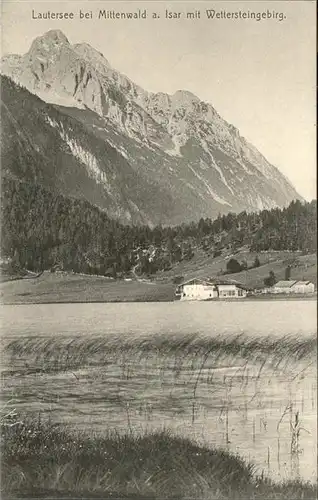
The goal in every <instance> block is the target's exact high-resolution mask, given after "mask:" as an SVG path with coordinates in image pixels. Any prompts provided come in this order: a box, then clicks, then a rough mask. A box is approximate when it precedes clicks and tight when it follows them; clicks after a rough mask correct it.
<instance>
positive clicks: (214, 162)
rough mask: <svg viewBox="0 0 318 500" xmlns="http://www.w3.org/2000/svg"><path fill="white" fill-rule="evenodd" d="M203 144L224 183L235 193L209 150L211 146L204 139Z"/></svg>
mask: <svg viewBox="0 0 318 500" xmlns="http://www.w3.org/2000/svg"><path fill="white" fill-rule="evenodd" d="M201 145H202V147H203V149H204V151H205V152H206V153H208V155H209V156H210V158H211V163H212V165H213V167H214V168H215V170H216V171H217V172H218V173H219V175H220V177H221V181H222V182H223V184H224V185H225V186H226V187H227V188H228V190H229V191H230V192H231V193H232V194H233V195H234V191H233V189H232V188H231V186H230V185H229V184H228V182H227V181H226V179H225V177H224V174H223V172H222V170H221V169H220V167H219V166H218V164H217V163H216V161H215V160H214V157H213V155H212V153H211V151H210V150H209V147H208V144H207V142H206V141H205V140H204V139H201Z"/></svg>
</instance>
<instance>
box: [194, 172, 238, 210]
mask: <svg viewBox="0 0 318 500" xmlns="http://www.w3.org/2000/svg"><path fill="white" fill-rule="evenodd" d="M189 169H190V170H191V171H192V172H193V173H194V175H195V176H196V177H197V178H198V179H199V180H200V181H201V182H202V183H203V184H204V185H205V187H206V189H207V192H208V193H209V194H210V195H211V196H212V198H213V199H214V200H215V201H217V202H218V203H221V204H222V205H229V206H230V207H231V206H232V205H231V203H229V202H228V201H226V200H224V198H221V196H218V195H217V194H216V192H215V191H213V189H212V188H211V186H210V184H209V183H208V181H206V180H205V179H203V177H202V176H201V175H200V174H199V173H198V172H196V171H195V170H194V168H193V167H191V165H189Z"/></svg>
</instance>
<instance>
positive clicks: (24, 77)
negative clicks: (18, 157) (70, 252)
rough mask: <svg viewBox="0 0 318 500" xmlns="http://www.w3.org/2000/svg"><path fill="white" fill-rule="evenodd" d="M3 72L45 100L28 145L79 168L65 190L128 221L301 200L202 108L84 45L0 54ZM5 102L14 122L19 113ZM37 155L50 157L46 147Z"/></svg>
mask: <svg viewBox="0 0 318 500" xmlns="http://www.w3.org/2000/svg"><path fill="white" fill-rule="evenodd" d="M2 73H3V74H5V75H7V76H9V77H10V78H11V79H12V80H13V81H15V82H16V83H18V84H19V85H22V86H23V87H26V89H28V90H29V91H30V92H31V93H32V94H35V95H37V96H38V97H40V98H41V100H43V101H45V102H46V103H50V104H54V107H52V106H51V107H49V106H46V107H43V105H42V104H41V101H39V100H37V101H36V104H35V106H36V108H39V109H41V110H42V111H41V112H38V114H39V115H40V116H41V120H42V121H43V123H45V127H44V128H43V129H42V131H41V133H40V135H41V139H39V138H38V137H37V136H38V135H39V134H36V135H35V136H34V135H33V136H32V137H30V141H31V144H32V147H33V148H35V149H37V148H38V149H39V150H40V152H41V154H42V153H43V151H42V149H43V143H44V142H45V141H46V142H50V140H51V142H54V141H58V143H59V144H61V145H62V144H63V148H64V150H65V151H67V152H68V153H67V154H68V157H67V158H68V159H67V160H66V159H64V160H63V164H65V165H67V162H70V163H74V162H75V163H77V164H78V165H80V167H79V169H77V170H75V172H74V173H73V174H74V176H75V178H77V176H78V171H83V176H84V179H85V181H84V180H82V183H81V185H78V184H77V185H76V189H75V188H74V185H72V183H73V184H74V182H73V181H72V176H70V175H69V176H68V180H67V183H66V185H65V184H64V188H63V189H64V191H65V192H66V194H68V193H69V192H71V194H72V195H74V193H75V195H76V196H80V197H84V198H86V199H88V201H90V202H93V203H95V204H97V205H98V206H100V207H101V208H103V209H106V210H108V211H109V212H110V214H111V215H113V214H114V213H115V215H116V214H117V215H118V214H119V213H120V217H121V218H122V219H123V220H126V221H127V222H136V221H137V222H141V221H143V222H148V223H151V224H156V223H163V224H175V223H180V222H184V221H190V220H196V219H198V218H200V217H202V216H209V217H213V216H215V215H217V214H218V213H219V212H221V213H225V212H229V211H234V212H238V211H241V210H249V211H251V210H259V209H263V208H272V207H273V206H284V205H286V204H288V203H289V202H290V201H291V200H292V199H295V198H298V199H299V198H300V196H299V195H298V194H297V193H296V191H295V190H294V188H293V187H292V186H291V184H290V183H289V182H288V180H287V179H286V178H285V177H284V176H283V175H282V174H281V173H280V172H279V171H278V170H277V169H276V168H275V167H274V166H273V165H271V164H270V163H269V162H268V161H267V160H266V159H265V158H264V156H262V155H261V153H260V152H259V151H257V149H256V148H254V147H253V146H252V145H251V144H249V143H248V142H247V141H246V140H245V139H244V138H243V137H241V136H240V133H239V131H238V130H237V129H236V128H235V127H234V126H233V125H231V124H229V123H227V122H226V121H225V120H224V119H223V118H222V117H221V116H220V115H219V114H218V113H217V111H216V110H215V109H214V108H213V107H212V106H211V105H210V104H208V103H205V102H203V101H201V100H200V99H199V98H198V97H197V96H195V95H193V94H192V93H190V92H187V91H184V90H179V91H177V92H176V93H175V94H173V95H167V94H164V93H156V94H154V93H149V92H147V91H145V90H143V89H142V88H141V87H139V86H138V85H136V84H135V83H134V82H132V81H131V80H129V78H127V77H126V76H124V75H122V74H121V73H119V72H118V71H116V70H115V69H113V68H112V67H111V65H110V64H109V62H108V61H107V60H106V59H105V57H104V56H103V55H102V54H100V53H99V52H97V51H96V50H95V49H93V48H92V47H90V46H89V45H88V44H85V43H84V44H76V45H71V44H70V43H69V41H68V40H67V38H66V37H65V35H64V34H63V33H62V32H60V31H49V32H48V33H46V34H44V35H43V36H41V37H39V38H37V39H35V40H34V42H33V43H32V46H31V48H30V50H29V51H28V52H27V54H25V55H24V56H16V55H12V56H6V57H5V58H3V59H2ZM24 92H26V91H24ZM30 98H31V96H30V94H28V96H25V99H29V100H30ZM7 101H8V102H7V103H4V105H5V106H7V113H10V112H11V111H12V110H11V111H10V106H11V107H12V106H13V102H12V99H9V97H8V96H7ZM20 105H21V106H20V108H22V103H20ZM14 106H15V110H14V111H15V114H14V116H15V118H16V120H17V122H19V120H20V121H21V120H22V115H23V113H22V111H21V109H19V108H18V107H17V105H16V103H15V104H14ZM53 115H54V116H53ZM8 116H9V115H8ZM23 116H24V119H25V120H26V121H25V122H24V123H23V128H24V129H28V127H30V124H28V122H27V117H26V116H25V115H23ZM44 130H45V137H44ZM16 133H17V134H18V132H16ZM13 135H14V134H13ZM50 137H51V139H50ZM53 138H54V139H53ZM12 141H13V142H14V139H13V138H12ZM37 141H40V144H39V143H37ZM6 143H7V144H8V147H9V149H10V141H9V143H8V141H6ZM61 148H62V146H61ZM63 148H62V149H63ZM110 151H111V153H110ZM45 154H46V155H47V156H48V157H49V156H50V152H49V150H47V151H45ZM114 157H116V165H117V166H116V168H115V167H114ZM56 168H57V169H58V168H59V166H58V165H57V166H56ZM110 169H112V172H113V178H112V179H113V180H112V182H110V180H109V179H110ZM118 171H121V176H122V177H121V179H122V181H121V183H118V177H116V175H117V172H118ZM84 172H85V173H84ZM128 172H129V174H128ZM52 175H53V176H54V174H53V173H52ZM126 176H128V177H127V179H128V178H129V183H128V184H129V188H127V186H126V187H125V179H126ZM75 178H74V179H75ZM88 184H89V185H90V188H89V189H87V185H88ZM126 184H127V183H126ZM128 184H127V185H128ZM150 193H151V196H150V195H149V194H150ZM111 198H112V199H115V200H116V202H115V205H116V209H114V210H112V208H111V205H110V204H109V199H111ZM162 200H165V205H164V204H163V203H162ZM113 205H114V202H113Z"/></svg>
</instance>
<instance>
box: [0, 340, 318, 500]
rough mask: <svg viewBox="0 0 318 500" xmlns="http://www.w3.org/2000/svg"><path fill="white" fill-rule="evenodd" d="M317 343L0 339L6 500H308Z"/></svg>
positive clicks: (314, 490)
mask: <svg viewBox="0 0 318 500" xmlns="http://www.w3.org/2000/svg"><path fill="white" fill-rule="evenodd" d="M316 355H317V350H316V339H315V337H306V338H300V337H289V336H286V337H284V338H279V339H274V338H272V337H268V338H253V337H244V336H242V335H240V336H235V335H231V336H226V337H225V336H217V337H215V338H211V337H205V336H203V335H184V336H180V335H163V334H160V335H159V334H158V335H153V336H151V337H149V336H144V337H142V336H138V337H134V336H123V337H118V335H113V336H111V335H109V336H107V337H105V336H97V335H92V336H90V335H85V336H69V335H67V336H66V335H64V336H63V335H59V336H58V337H56V336H46V337H36V336H35V337H32V338H31V337H29V338H27V337H25V338H24V337H22V336H21V337H19V338H14V339H13V338H3V339H2V360H3V363H2V387H3V390H2V392H3V402H4V404H5V406H4V408H3V409H2V418H1V420H2V442H3V445H2V473H3V479H2V489H3V495H4V497H5V498H10V497H11V498H13V497H19V498H23V497H28V498H30V497H31V498H32V496H33V497H36V496H37V497H38V498H39V497H40V498H43V497H44V496H45V495H46V496H51V497H56V498H61V497H63V498H64V497H66V498H67V497H71V496H73V497H79V498H84V497H86V498H87V497H88V498H95V497H96V498H130V499H134V498H140V499H143V498H145V499H146V498H147V499H149V498H153V499H154V500H156V499H158V500H159V498H160V499H161V498H167V499H168V498H171V499H172V498H179V499H186V498H193V499H198V498H203V499H206V500H208V499H211V500H212V499H215V500H217V499H243V498H244V499H245V498H250V499H263V498H264V499H265V498H266V499H267V498H271V499H276V498H277V499H280V498H284V499H287V498H288V499H296V498H297V499H298V498H307V499H309V498H310V499H313V498H316V496H317V488H316V485H315V484H314V482H313V471H314V469H315V463H316V462H315V442H316V436H315V429H316V416H315V415H316V411H317V391H316Z"/></svg>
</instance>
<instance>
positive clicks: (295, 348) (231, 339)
mask: <svg viewBox="0 0 318 500" xmlns="http://www.w3.org/2000/svg"><path fill="white" fill-rule="evenodd" d="M2 344H3V345H2V352H3V355H4V356H6V357H8V358H9V359H10V360H11V362H12V364H14V362H15V361H17V360H19V359H27V365H26V367H28V366H29V367H30V370H35V371H60V370H69V369H77V368H81V367H83V366H98V365H103V366H105V365H106V366H107V364H108V363H110V362H113V360H114V358H116V359H119V358H121V359H122V364H123V365H126V363H125V360H127V359H129V360H131V359H133V358H134V359H137V360H138V359H139V360H143V361H145V360H147V357H152V358H153V357H154V356H157V357H160V358H166V359H167V360H169V361H171V360H173V363H174V367H175V369H174V371H175V372H176V374H177V373H178V371H179V372H180V370H181V369H182V367H183V366H184V365H185V364H188V363H192V367H193V368H198V366H199V368H200V366H202V363H203V364H204V365H205V363H206V361H207V359H208V358H209V359H212V358H213V359H214V360H215V361H217V360H220V359H224V358H226V357H229V358H231V360H232V361H235V360H236V359H240V360H243V361H248V362H251V363H253V362H258V363H260V365H261V366H260V370H262V368H263V366H264V365H265V364H266V363H270V364H271V366H272V367H273V368H274V369H275V368H279V367H282V366H284V365H286V364H293V363H294V362H295V361H301V360H304V359H308V360H309V362H310V360H312V361H313V362H314V360H315V359H316V356H317V341H316V337H315V336H314V335H313V337H310V338H302V337H300V336H299V337H298V336H285V337H280V338H273V337H262V338H253V337H250V336H244V335H236V336H235V335H232V336H227V337H225V336H216V337H213V338H211V337H210V336H209V337H205V336H203V335H202V334H194V335H183V336H180V335H172V334H171V335H166V334H157V335H152V336H147V337H141V336H137V337H136V336H135V337H134V336H131V337H128V336H124V335H123V336H119V335H118V334H116V335H113V336H112V335H107V336H106V337H105V336H102V335H99V336H97V335H93V336H89V335H85V336H76V337H74V336H73V337H72V336H69V335H67V336H64V335H58V336H50V337H47V336H43V337H41V336H36V337H19V338H17V339H3V342H2ZM127 376H129V372H128V374H127Z"/></svg>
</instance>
